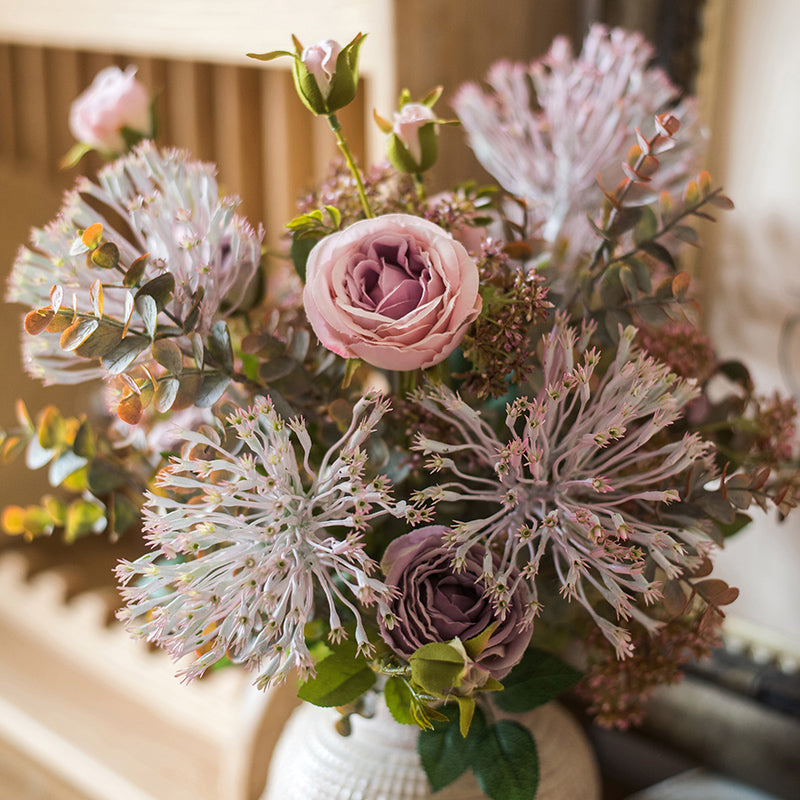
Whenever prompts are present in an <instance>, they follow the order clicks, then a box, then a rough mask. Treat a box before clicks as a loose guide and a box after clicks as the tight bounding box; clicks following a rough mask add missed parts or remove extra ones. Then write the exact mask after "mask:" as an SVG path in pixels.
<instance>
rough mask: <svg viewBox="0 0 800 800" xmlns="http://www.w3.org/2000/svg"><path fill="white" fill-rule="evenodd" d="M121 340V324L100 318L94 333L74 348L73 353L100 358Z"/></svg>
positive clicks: (84, 356)
mask: <svg viewBox="0 0 800 800" xmlns="http://www.w3.org/2000/svg"><path fill="white" fill-rule="evenodd" d="M121 341H122V326H121V325H117V324H115V323H113V322H109V321H107V320H100V321H99V323H98V325H97V328H96V330H95V331H94V333H92V334H91V335H90V336H89V337H88V338H87V339H85V340H84V341H83V342H81V343H80V344H79V345H78V346H77V347H76V348H75V353H76V354H77V355H79V356H81V357H82V358H102V357H103V356H104V355H106V353H109V352H110V351H111V350H113V349H114V348H115V347H116V346H117V345H118V344H119V343H120V342H121Z"/></svg>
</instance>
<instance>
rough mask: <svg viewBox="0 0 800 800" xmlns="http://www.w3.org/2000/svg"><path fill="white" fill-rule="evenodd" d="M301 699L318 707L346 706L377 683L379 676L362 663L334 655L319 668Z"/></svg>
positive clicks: (318, 666) (301, 691)
mask: <svg viewBox="0 0 800 800" xmlns="http://www.w3.org/2000/svg"><path fill="white" fill-rule="evenodd" d="M316 669H317V674H316V676H315V677H314V678H309V679H308V680H307V681H306V682H305V683H304V684H303V685H302V686H301V687H300V691H299V692H298V693H297V696H298V697H299V698H300V699H301V700H305V701H306V702H308V703H313V704H314V705H315V706H325V707H330V706H343V705H347V703H352V702H353V701H354V700H356V699H358V698H359V697H360V696H361V695H362V694H364V692H366V691H367V690H368V689H370V688H371V687H372V685H373V684H374V683H375V673H374V672H373V671H372V670H371V669H370V668H369V667H368V666H367V665H366V664H365V663H364V661H363V660H362V659H357V658H352V657H349V656H348V655H346V654H344V653H341V652H334V653H331V655H329V656H327V657H326V658H323V659H322V661H320V662H319V663H318V664H317V665H316Z"/></svg>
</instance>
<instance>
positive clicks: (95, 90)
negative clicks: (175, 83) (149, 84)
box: [69, 66, 153, 154]
mask: <svg viewBox="0 0 800 800" xmlns="http://www.w3.org/2000/svg"><path fill="white" fill-rule="evenodd" d="M69 127H70V130H71V131H72V135H73V136H74V137H75V138H76V139H77V140H78V141H79V142H81V143H82V144H85V145H89V146H90V147H93V148H95V149H97V150H100V151H102V152H104V153H111V154H117V153H122V152H124V151H125V150H126V149H128V147H130V146H132V145H133V144H135V143H136V142H137V141H139V140H141V139H146V138H148V137H149V136H151V135H152V129H153V119H152V111H151V107H150V95H149V94H148V92H147V89H145V87H144V86H143V85H142V84H141V83H139V81H137V80H136V67H133V66H129V67H128V68H127V69H126V70H125V71H124V72H123V71H122V70H121V69H120V68H119V67H107V68H106V69H104V70H101V71H100V72H98V73H97V75H96V76H95V79H94V81H93V82H92V85H91V86H90V87H89V88H88V89H87V90H86V91H85V92H83V93H82V94H81V95H79V96H78V97H77V98H76V99H75V100H74V101H73V103H72V106H71V108H70V113H69Z"/></svg>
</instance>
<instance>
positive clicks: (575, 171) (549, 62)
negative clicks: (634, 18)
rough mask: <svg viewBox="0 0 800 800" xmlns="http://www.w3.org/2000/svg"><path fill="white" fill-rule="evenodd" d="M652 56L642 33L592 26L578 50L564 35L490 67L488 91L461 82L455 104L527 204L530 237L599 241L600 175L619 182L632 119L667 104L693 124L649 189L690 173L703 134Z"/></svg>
mask: <svg viewBox="0 0 800 800" xmlns="http://www.w3.org/2000/svg"><path fill="white" fill-rule="evenodd" d="M652 57H653V48H652V46H651V45H650V44H649V43H648V42H647V41H646V39H645V38H644V37H643V36H642V35H641V34H639V33H635V32H630V31H624V30H622V29H619V28H616V29H613V30H609V29H607V28H606V27H604V26H602V25H593V26H592V27H591V28H590V30H589V33H588V34H587V36H586V39H585V40H584V43H583V49H582V51H581V53H580V55H579V56H577V57H576V56H575V55H574V54H573V51H572V47H571V45H570V44H569V41H568V40H567V39H566V38H565V37H559V38H557V39H556V40H555V41H554V42H553V45H552V47H551V48H550V51H549V52H548V53H547V54H546V55H545V56H544V57H543V58H541V59H539V60H536V61H533V62H532V63H530V64H523V63H513V62H510V61H499V62H497V63H496V64H494V66H492V67H491V69H490V70H489V73H488V75H487V81H486V82H487V84H488V89H484V88H482V87H481V86H479V85H478V84H476V83H467V84H465V85H464V86H462V87H461V88H460V89H459V91H458V92H457V94H456V96H455V98H454V100H453V107H454V108H455V109H456V112H457V114H458V116H459V119H460V120H461V122H462V124H463V125H464V128H465V130H466V132H467V135H468V139H469V143H470V146H471V147H472V149H473V151H474V152H475V155H476V157H477V158H478V160H479V161H480V162H481V164H482V165H483V166H484V167H485V168H486V169H487V171H488V172H489V173H491V174H492V175H493V176H494V177H495V178H496V179H497V181H498V182H499V183H500V184H501V185H502V186H503V188H505V189H506V190H508V191H509V192H511V193H512V194H514V195H516V196H518V197H520V198H523V199H524V200H525V201H526V202H527V204H528V211H529V215H530V216H529V220H528V221H529V228H530V231H529V232H530V233H531V234H532V235H533V234H535V235H537V236H540V237H542V238H543V239H544V240H545V241H546V242H549V243H551V244H556V243H559V244H561V245H562V246H567V247H569V248H570V249H571V250H572V251H573V254H574V253H575V252H576V251H580V250H581V248H583V249H584V250H585V249H587V248H588V249H592V248H594V247H596V246H597V241H598V240H597V239H596V237H595V236H594V235H593V234H592V231H591V228H590V227H589V225H588V223H587V221H586V219H585V216H586V212H587V211H589V210H593V209H595V208H597V207H598V206H599V205H600V204H601V203H602V201H603V196H602V193H601V190H600V189H599V187H598V186H597V177H598V175H600V176H601V180H604V183H606V184H607V185H608V187H609V189H612V188H613V187H614V186H615V185H616V184H617V183H618V182H619V180H620V179H621V177H622V173H621V170H620V164H621V163H622V162H623V161H624V160H625V157H626V154H627V152H628V149H629V148H630V146H631V145H632V144H633V143H635V141H636V139H635V130H636V126H637V125H639V126H642V125H644V124H645V123H647V122H648V121H650V120H652V119H653V117H654V116H655V114H656V113H660V112H662V111H665V110H670V111H671V113H672V114H673V115H674V116H676V117H677V118H678V119H679V120H680V121H681V123H682V124H683V125H684V126H685V127H687V128H689V129H690V130H692V129H693V130H692V132H691V133H690V134H689V136H688V137H683V138H682V139H681V140H680V142H678V144H677V146H676V149H675V151H674V152H673V154H672V157H671V159H670V163H669V164H665V165H664V167H663V168H662V169H661V170H660V171H659V172H657V173H656V174H655V175H654V176H653V182H652V191H653V192H655V193H657V192H658V191H660V190H662V189H665V188H668V187H670V186H674V185H675V184H676V183H677V182H678V181H680V180H681V179H683V178H685V177H687V176H688V175H689V174H690V172H692V168H693V165H694V163H695V159H696V157H697V155H698V153H697V152H695V151H696V150H697V145H698V141H699V137H698V131H697V128H696V119H697V113H696V109H695V105H694V103H693V102H692V101H690V100H685V101H682V102H680V103H678V102H677V101H678V99H679V91H678V88H677V87H676V86H675V85H674V84H673V83H672V82H671V81H670V79H669V77H668V76H667V74H666V73H665V72H664V71H663V70H662V69H659V68H656V67H652V66H650V64H651V61H652ZM676 103H677V105H676ZM643 133H644V134H645V135H649V133H648V132H647V131H646V130H645V129H644V128H643ZM653 196H656V195H655V194H654V195H653Z"/></svg>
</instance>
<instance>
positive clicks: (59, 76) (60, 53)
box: [45, 49, 84, 185]
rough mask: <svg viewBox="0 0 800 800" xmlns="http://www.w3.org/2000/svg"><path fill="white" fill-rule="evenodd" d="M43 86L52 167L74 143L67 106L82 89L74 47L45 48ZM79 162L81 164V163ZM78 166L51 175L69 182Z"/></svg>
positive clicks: (50, 164)
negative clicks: (66, 48)
mask: <svg viewBox="0 0 800 800" xmlns="http://www.w3.org/2000/svg"><path fill="white" fill-rule="evenodd" d="M45 70H46V81H47V83H46V86H45V96H46V98H47V108H48V111H49V114H48V116H49V122H48V128H47V134H48V137H49V148H50V154H49V157H50V163H49V164H48V167H49V168H50V169H51V170H53V171H55V170H56V169H57V165H58V161H59V160H60V159H61V158H62V157H63V156H64V155H65V154H66V153H67V151H68V150H69V149H70V147H72V145H73V144H74V143H75V140H74V139H73V137H72V134H71V133H70V130H69V108H70V105H71V103H72V101H73V100H74V99H75V98H76V97H77V96H78V94H80V92H81V91H83V89H84V87H83V85H82V83H81V63H80V56H79V55H78V53H77V52H75V51H74V50H61V49H52V50H47V51H46V52H45ZM81 166H82V165H81ZM79 169H80V167H76V168H74V169H71V170H65V171H59V172H57V173H56V175H55V177H56V180H57V183H58V184H61V185H67V184H70V183H72V181H73V179H74V176H75V174H76V173H77V171H78V170H79Z"/></svg>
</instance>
